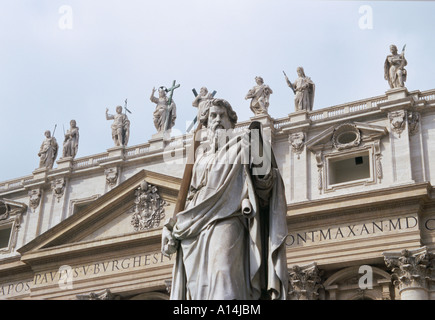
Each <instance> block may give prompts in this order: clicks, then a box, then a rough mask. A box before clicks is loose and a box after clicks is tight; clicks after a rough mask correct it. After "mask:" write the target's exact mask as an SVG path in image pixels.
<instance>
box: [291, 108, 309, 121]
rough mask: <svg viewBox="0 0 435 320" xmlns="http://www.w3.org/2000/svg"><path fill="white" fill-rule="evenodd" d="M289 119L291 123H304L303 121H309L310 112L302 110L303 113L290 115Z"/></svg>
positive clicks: (297, 112)
mask: <svg viewBox="0 0 435 320" xmlns="http://www.w3.org/2000/svg"><path fill="white" fill-rule="evenodd" d="M288 117H289V119H290V122H291V123H296V122H303V121H307V120H309V117H308V111H306V110H301V111H296V112H293V113H290V114H289V115H288Z"/></svg>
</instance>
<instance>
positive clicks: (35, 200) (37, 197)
mask: <svg viewBox="0 0 435 320" xmlns="http://www.w3.org/2000/svg"><path fill="white" fill-rule="evenodd" d="M29 198H30V199H29V207H30V208H32V210H33V211H35V210H36V208H38V206H39V202H40V201H41V189H34V190H30V191H29Z"/></svg>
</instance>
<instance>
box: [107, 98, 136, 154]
mask: <svg viewBox="0 0 435 320" xmlns="http://www.w3.org/2000/svg"><path fill="white" fill-rule="evenodd" d="M106 120H113V123H112V126H111V128H112V139H113V142H114V143H115V146H117V147H121V146H122V147H125V146H127V144H128V140H129V138H130V120H128V117H127V115H126V114H124V113H122V106H117V107H116V114H115V115H112V114H109V109H108V108H106Z"/></svg>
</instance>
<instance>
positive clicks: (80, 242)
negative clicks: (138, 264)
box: [17, 170, 181, 260]
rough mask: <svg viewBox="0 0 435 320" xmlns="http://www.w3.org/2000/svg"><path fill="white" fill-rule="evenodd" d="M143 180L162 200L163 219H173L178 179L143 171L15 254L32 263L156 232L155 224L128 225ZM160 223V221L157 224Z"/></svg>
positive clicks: (111, 244)
mask: <svg viewBox="0 0 435 320" xmlns="http://www.w3.org/2000/svg"><path fill="white" fill-rule="evenodd" d="M144 181H146V185H147V186H148V187H149V188H152V187H154V189H153V192H157V193H158V196H159V198H161V199H162V200H163V202H164V206H165V208H164V213H165V216H166V217H170V216H172V212H173V208H174V206H175V202H176V199H177V195H178V190H179V186H180V183H181V179H179V178H174V177H171V176H167V175H163V174H159V173H155V172H150V171H146V170H142V171H140V172H139V173H137V174H135V175H134V176H132V177H131V178H129V179H127V180H126V181H124V182H123V183H122V184H120V185H119V186H117V187H115V188H113V189H112V190H110V191H109V192H107V193H106V194H105V195H103V196H101V197H100V198H98V199H97V200H95V201H94V202H93V203H91V204H89V205H88V206H86V207H84V208H83V209H81V210H79V211H78V212H76V213H74V214H73V215H72V216H70V217H69V218H67V219H65V220H63V221H62V222H60V223H59V224H57V225H56V226H54V227H53V228H51V229H49V230H48V231H46V232H45V233H43V234H41V235H40V236H38V237H36V238H35V239H34V240H32V241H31V242H29V243H27V244H26V245H25V246H23V247H21V248H20V249H18V250H17V251H18V252H20V253H21V254H22V255H23V260H27V258H28V259H29V260H32V259H33V258H32V257H33V256H35V257H36V256H37V255H38V253H42V252H44V253H47V252H48V251H51V252H52V253H53V254H56V253H59V252H63V254H67V253H68V251H70V252H71V254H72V253H73V251H74V250H79V251H80V250H84V248H87V249H89V248H92V247H95V248H96V250H97V249H98V247H100V246H107V247H110V246H115V245H116V244H117V243H122V242H125V241H134V239H137V238H144V237H146V236H147V233H150V234H153V233H155V231H156V230H159V229H160V228H159V227H158V226H156V225H153V226H151V228H149V229H143V228H142V229H141V228H136V229H135V228H134V226H133V225H132V223H131V221H132V216H133V214H134V211H135V205H136V202H135V201H136V198H137V195H138V189H140V188H141V187H142V188H143V186H144ZM163 222H164V221H163V219H162V221H161V222H160V223H161V224H163ZM159 232H160V231H159Z"/></svg>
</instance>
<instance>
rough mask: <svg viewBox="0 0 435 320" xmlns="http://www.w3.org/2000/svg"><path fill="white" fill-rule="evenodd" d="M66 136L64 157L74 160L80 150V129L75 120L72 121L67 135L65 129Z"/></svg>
mask: <svg viewBox="0 0 435 320" xmlns="http://www.w3.org/2000/svg"><path fill="white" fill-rule="evenodd" d="M64 136H65V139H64V141H63V152H62V157H63V158H66V157H72V158H74V157H75V156H76V155H77V151H78V149H79V127H77V122H76V121H75V120H71V121H70V128H69V130H67V132H66V133H65V129H64Z"/></svg>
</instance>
